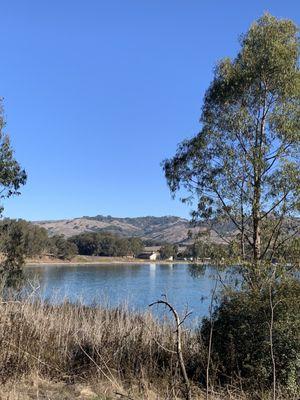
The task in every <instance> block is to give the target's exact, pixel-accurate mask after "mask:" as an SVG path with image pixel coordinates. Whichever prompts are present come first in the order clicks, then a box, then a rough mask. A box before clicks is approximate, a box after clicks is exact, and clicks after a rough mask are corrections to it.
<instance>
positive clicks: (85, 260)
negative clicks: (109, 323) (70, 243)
mask: <svg viewBox="0 0 300 400" xmlns="http://www.w3.org/2000/svg"><path fill="white" fill-rule="evenodd" d="M158 263H159V264H188V263H193V264H195V263H199V261H198V262H196V261H190V260H145V259H141V258H124V257H94V256H77V257H75V258H74V259H72V260H70V261H67V260H60V259H51V258H41V259H33V260H31V259H30V260H26V264H25V266H28V267H32V266H40V265H53V266H60V265H61V266H67V265H69V266H78V265H95V266H97V265H107V264H144V265H147V264H158Z"/></svg>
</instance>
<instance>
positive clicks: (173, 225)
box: [34, 215, 233, 244]
mask: <svg viewBox="0 0 300 400" xmlns="http://www.w3.org/2000/svg"><path fill="white" fill-rule="evenodd" d="M34 223H35V224H38V225H39V226H42V227H44V228H46V229H47V231H48V232H49V234H50V235H55V234H60V235H64V236H66V237H70V236H73V235H77V234H79V233H82V232H110V233H113V234H116V235H119V236H121V237H129V236H136V237H140V238H141V239H143V240H148V241H151V242H153V243H157V244H160V243H163V242H168V243H182V244H185V243H188V242H189V231H192V232H193V233H196V232H206V231H207V230H208V228H207V226H206V224H205V223H203V224H202V225H200V226H199V227H197V228H192V227H191V226H190V223H189V221H188V220H187V219H184V218H180V217H175V216H163V217H152V216H147V217H137V218H115V217H111V216H102V215H97V216H95V217H87V216H84V217H81V218H74V219H65V220H53V221H35V222H34ZM228 228H229V231H228V232H226V233H227V234H230V233H232V231H233V229H232V227H231V226H229V227H228ZM210 237H211V240H212V241H215V242H217V241H220V238H219V237H218V236H217V235H216V234H214V232H211V233H210Z"/></svg>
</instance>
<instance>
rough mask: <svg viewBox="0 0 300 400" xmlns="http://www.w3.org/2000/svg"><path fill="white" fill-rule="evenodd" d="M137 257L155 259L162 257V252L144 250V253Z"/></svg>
mask: <svg viewBox="0 0 300 400" xmlns="http://www.w3.org/2000/svg"><path fill="white" fill-rule="evenodd" d="M137 258H141V259H142V260H151V261H155V260H158V259H159V258H160V254H159V251H144V252H143V253H141V254H139V255H138V256H137Z"/></svg>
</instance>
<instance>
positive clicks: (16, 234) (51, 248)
mask: <svg viewBox="0 0 300 400" xmlns="http://www.w3.org/2000/svg"><path fill="white" fill-rule="evenodd" d="M0 252H1V254H2V258H3V261H2V265H3V266H4V267H5V268H6V269H9V270H12V269H15V268H21V267H22V265H23V264H24V262H25V259H26V258H32V257H38V256H42V255H51V256H53V257H55V258H60V259H71V258H72V257H74V256H75V255H76V254H77V253H78V250H77V247H76V245H75V244H74V243H72V242H70V241H69V240H67V239H65V238H64V237H63V236H61V235H54V236H51V237H50V236H48V232H47V230H46V229H44V228H42V227H40V226H38V225H35V224H32V223H30V222H27V221H25V220H22V219H18V220H14V219H4V220H3V221H1V222H0Z"/></svg>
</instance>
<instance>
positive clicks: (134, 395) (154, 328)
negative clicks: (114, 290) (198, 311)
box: [0, 298, 267, 400]
mask: <svg viewBox="0 0 300 400" xmlns="http://www.w3.org/2000/svg"><path fill="white" fill-rule="evenodd" d="M173 329H174V328H173V326H172V324H170V323H169V322H167V321H165V322H160V323H158V322H157V321H156V320H155V319H154V318H153V317H152V316H151V314H150V313H145V314H134V313H130V312H129V311H128V310H127V309H126V308H125V307H121V308H117V309H109V308H101V307H95V308H92V307H85V306H83V305H81V304H75V305H74V304H69V303H67V302H65V303H64V304H62V305H57V306H54V305H49V304H46V303H43V302H41V301H32V300H30V298H28V299H27V300H24V299H23V300H18V299H15V298H12V299H10V300H5V301H4V300H3V299H2V300H1V301H0V399H1V400H2V399H6V400H15V399H19V400H31V399H36V400H42V399H43V400H46V399H47V400H48V399H52V400H61V399H62V400H64V399H65V400H71V399H85V398H90V399H93V400H100V399H102V400H104V399H106V400H108V399H116V398H123V399H126V398H127V399H129V398H131V399H133V400H137V399H148V400H154V399H156V400H157V399H182V398H184V397H183V392H182V386H183V385H182V379H181V376H180V371H179V369H178V362H177V358H176V354H175V353H173V352H170V351H169V350H174V348H175V342H174V332H173ZM183 356H184V359H185V363H186V367H187V371H188V374H189V376H190V379H191V382H192V385H193V393H194V395H193V396H194V397H193V398H195V399H204V396H203V392H202V391H201V388H200V387H199V382H200V381H201V380H202V382H203V376H204V373H205V363H206V351H205V348H204V346H203V345H202V343H201V340H199V337H198V335H197V333H196V332H195V331H192V330H186V331H185V332H184V334H183ZM122 396H123V397H122ZM126 396H127V397H126ZM128 396H129V397H128ZM246 398H247V397H246V396H245V395H243V396H242V395H241V394H239V393H238V391H237V390H236V389H235V388H234V387H233V388H226V391H225V392H223V394H220V395H217V394H214V395H212V397H211V400H212V399H214V400H217V399H232V400H233V399H235V400H238V399H246ZM248 398H249V399H251V398H252V397H251V396H250V397H248ZM266 398H267V397H266Z"/></svg>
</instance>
